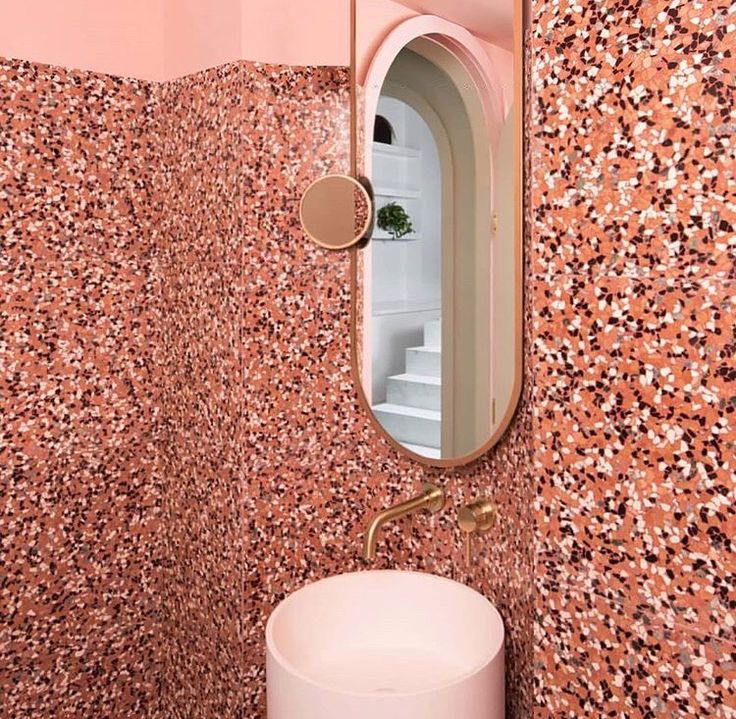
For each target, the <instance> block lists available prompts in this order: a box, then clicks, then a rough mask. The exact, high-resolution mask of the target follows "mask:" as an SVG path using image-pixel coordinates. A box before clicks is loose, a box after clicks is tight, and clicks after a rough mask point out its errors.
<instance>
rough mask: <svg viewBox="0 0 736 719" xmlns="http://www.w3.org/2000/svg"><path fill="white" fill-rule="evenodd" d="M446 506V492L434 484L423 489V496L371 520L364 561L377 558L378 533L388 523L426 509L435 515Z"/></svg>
mask: <svg viewBox="0 0 736 719" xmlns="http://www.w3.org/2000/svg"><path fill="white" fill-rule="evenodd" d="M444 506H445V491H444V490H443V489H442V488H441V487H435V486H434V485H433V484H425V485H424V486H423V487H422V492H421V494H418V495H417V496H416V497H412V498H411V499H407V500H406V501H405V502H401V503H400V504H396V505H394V506H393V507H389V508H388V509H384V510H383V511H382V512H379V513H378V514H376V515H375V516H374V517H373V518H372V519H371V521H370V522H369V523H368V526H367V527H366V530H365V537H364V539H363V559H365V561H366V562H371V561H373V560H374V559H375V558H376V541H377V539H378V531H379V530H380V529H381V527H383V525H384V524H386V523H387V522H391V521H392V520H394V519H398V518H399V517H404V516H406V515H407V514H412V513H413V512H417V511H419V510H420V509H425V510H427V511H429V512H431V513H432V514H434V513H435V512H439V511H440V510H441V509H442V507H444Z"/></svg>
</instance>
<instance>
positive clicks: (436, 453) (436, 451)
mask: <svg viewBox="0 0 736 719" xmlns="http://www.w3.org/2000/svg"><path fill="white" fill-rule="evenodd" d="M401 444H403V445H404V447H406V448H407V449H408V450H411V451H412V452H414V454H420V455H422V457H429V458H430V459H442V450H441V449H440V448H439V447H423V446H422V445H421V444H411V443H410V442H402V443H401Z"/></svg>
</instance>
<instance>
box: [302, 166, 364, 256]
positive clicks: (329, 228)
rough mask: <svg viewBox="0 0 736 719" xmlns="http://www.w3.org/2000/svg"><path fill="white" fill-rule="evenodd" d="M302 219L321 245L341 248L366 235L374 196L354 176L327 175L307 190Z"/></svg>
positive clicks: (304, 226) (309, 234)
mask: <svg viewBox="0 0 736 719" xmlns="http://www.w3.org/2000/svg"><path fill="white" fill-rule="evenodd" d="M299 218H300V220H301V223H302V227H303V228H304V231H305V232H306V233H307V235H308V236H309V237H310V238H311V239H312V240H313V241H314V242H316V243H317V244H318V245H320V247H324V248H326V249H328V250H342V249H345V248H346V247H350V246H351V245H354V244H355V243H357V242H360V241H361V240H362V239H363V238H364V237H365V236H366V234H367V232H368V230H369V228H370V224H371V219H372V203H371V198H370V196H369V194H368V192H367V190H366V189H365V187H364V186H363V185H362V184H361V183H360V182H359V181H358V180H356V179H355V178H353V177H349V176H348V175H325V176H324V177H320V178H318V179H317V180H315V181H314V182H313V183H312V184H311V185H309V187H307V189H306V190H305V192H304V194H303V195H302V199H301V204H300V206H299Z"/></svg>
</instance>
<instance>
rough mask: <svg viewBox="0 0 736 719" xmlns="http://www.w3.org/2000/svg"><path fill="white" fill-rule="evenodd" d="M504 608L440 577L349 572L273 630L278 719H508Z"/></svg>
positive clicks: (273, 704)
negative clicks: (500, 610)
mask: <svg viewBox="0 0 736 719" xmlns="http://www.w3.org/2000/svg"><path fill="white" fill-rule="evenodd" d="M503 642H504V629H503V622H502V621H501V616H500V615H499V613H498V611H497V610H496V608H495V607H494V606H493V605H492V604H491V603H490V602H489V601H488V600H487V599H486V598H485V597H483V596H482V595H481V594H478V592H476V591H474V590H472V589H470V588H469V587H466V586H465V585H464V584H459V583H458V582H453V581H452V580H449V579H444V578H442V577H437V576H434V575H432V574H422V573H420V572H401V571H372V572H354V573H351V574H340V575H338V576H335V577H330V578H329V579H323V580H321V581H319V582H315V583H314V584H310V585H308V586H306V587H304V588H302V589H300V590H299V591H297V592H294V594H292V595H291V596H289V597H287V598H286V599H285V600H284V601H283V602H281V604H279V605H278V606H277V607H276V609H275V610H274V611H273V613H272V614H271V617H270V618H269V620H268V625H267V626H266V645H267V653H268V656H267V685H268V718H269V719H375V717H381V719H502V718H503V716H504V663H503Z"/></svg>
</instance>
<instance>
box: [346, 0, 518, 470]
mask: <svg viewBox="0 0 736 719" xmlns="http://www.w3.org/2000/svg"><path fill="white" fill-rule="evenodd" d="M513 2H514V107H515V109H516V112H515V116H514V160H515V163H514V166H515V168H516V173H515V177H514V215H515V218H516V223H515V229H514V244H515V247H514V259H515V263H514V264H515V267H514V276H515V291H516V297H515V300H516V307H515V308H516V317H515V319H514V352H515V365H516V368H515V372H514V381H513V386H512V389H511V394H510V399H509V403H508V406H507V408H506V411H505V413H504V415H503V417H501V419H500V421H499V422H498V423H497V424H496V427H495V431H494V432H493V434H492V435H491V437H490V438H489V439H488V440H487V441H486V442H485V443H484V444H482V445H481V446H480V447H478V448H477V449H476V450H474V451H473V452H471V453H470V454H466V455H463V456H460V457H453V458H449V459H433V458H430V457H425V456H423V455H420V454H417V453H416V452H412V451H411V450H409V449H407V448H406V447H404V445H402V444H401V443H400V442H398V441H397V440H395V439H394V438H393V437H392V436H391V435H390V434H389V433H388V432H387V431H386V430H385V429H384V428H383V426H382V425H381V424H380V422H379V421H378V420H377V419H376V417H375V416H374V414H373V410H372V409H371V406H370V403H369V402H368V399H367V397H366V394H365V390H364V388H363V382H362V379H361V368H360V361H359V357H358V349H359V346H360V343H359V337H358V334H359V332H358V330H359V327H358V322H359V321H360V320H362V318H361V316H360V315H361V306H360V305H361V294H360V293H359V284H358V272H359V261H358V252H359V250H360V247H358V246H357V245H353V246H352V247H351V248H350V358H351V370H352V374H353V380H354V382H355V383H356V385H357V392H358V399H359V402H360V405H361V407H362V408H363V410H365V412H366V413H367V414H368V417H369V418H370V422H371V424H372V426H373V427H374V429H375V430H376V431H377V432H378V433H379V434H380V435H382V436H383V437H384V438H385V439H386V441H387V442H388V443H389V444H390V445H391V446H392V447H393V448H394V449H395V450H396V451H397V452H399V453H400V454H402V455H404V456H406V457H409V458H411V459H413V460H415V461H417V462H419V463H420V464H423V465H425V466H429V467H460V466H463V465H466V464H469V463H470V462H473V461H474V460H476V459H478V458H479V457H481V456H483V455H484V454H486V453H487V452H488V451H489V450H491V449H492V448H493V447H494V446H495V445H497V444H498V442H499V441H500V440H501V438H502V437H503V435H504V434H505V433H506V430H507V429H508V428H509V425H510V424H511V421H512V419H513V417H514V415H515V414H516V410H517V408H518V405H519V399H520V397H521V388H522V382H523V373H524V355H523V349H524V182H525V165H524V117H525V112H526V107H525V104H524V97H525V61H526V57H525V52H524V50H525V43H524V39H525V27H526V22H527V12H525V10H526V0H513ZM350 26H351V27H350V125H351V127H350V166H351V173H352V175H353V176H354V177H358V176H360V175H361V170H360V159H359V151H358V137H359V122H358V118H359V115H358V92H359V90H358V82H357V47H356V43H357V0H351V1H350Z"/></svg>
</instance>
